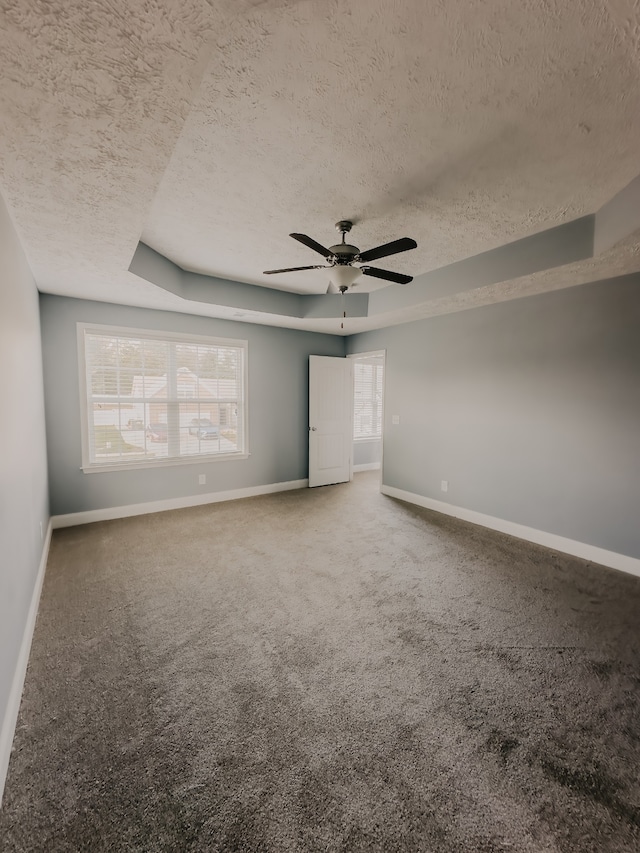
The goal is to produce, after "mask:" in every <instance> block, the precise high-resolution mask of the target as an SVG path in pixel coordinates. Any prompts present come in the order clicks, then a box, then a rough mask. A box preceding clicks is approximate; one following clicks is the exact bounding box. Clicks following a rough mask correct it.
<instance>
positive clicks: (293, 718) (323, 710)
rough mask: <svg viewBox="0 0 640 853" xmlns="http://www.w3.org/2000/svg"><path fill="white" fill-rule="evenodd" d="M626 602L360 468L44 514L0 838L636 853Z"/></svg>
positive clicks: (631, 630)
mask: <svg viewBox="0 0 640 853" xmlns="http://www.w3.org/2000/svg"><path fill="white" fill-rule="evenodd" d="M639 617H640V579H638V578H633V577H630V576H626V575H623V574H619V573H616V572H614V571H611V570H607V569H603V568H601V567H598V566H594V565H591V564H589V563H586V562H584V561H581V560H578V559H574V558H570V557H565V556H562V555H560V554H557V553H554V552H550V551H547V550H545V549H543V548H540V547H537V546H533V545H529V544H526V543H523V542H519V541H517V540H512V539H509V538H508V537H506V536H502V535H500V534H497V533H494V532H491V531H488V530H485V529H482V528H478V527H474V526H473V525H469V524H466V523H464V522H460V521H456V520H454V519H451V518H447V517H444V516H439V515H436V514H433V513H430V512H428V511H426V510H421V509H418V508H416V507H412V506H409V505H407V504H403V503H400V502H397V501H393V500H391V499H389V498H386V497H383V496H382V495H380V494H379V493H378V492H377V476H376V473H375V472H374V473H373V474H361V475H357V477H356V480H355V482H354V483H352V484H346V485H344V486H332V487H327V488H323V489H314V490H303V491H298V492H285V493H281V494H276V495H271V496H265V497H259V498H252V499H248V500H243V501H236V502H232V503H228V504H215V505H211V506H204V507H199V508H194V509H188V510H179V511H175V512H168V513H162V514H157V515H148V516H142V517H139V518H131V519H123V520H119V521H110V522H103V523H99V524H93V525H87V526H84V527H77V528H70V529H66V530H59V531H57V532H56V533H55V535H54V538H53V543H52V548H51V555H50V560H49V567H48V571H47V576H46V580H45V586H44V593H43V598H42V603H41V607H40V614H39V617H38V623H37V628H36V634H35V638H34V644H33V650H32V655H31V660H30V664H29V671H28V674H27V680H26V686H25V692H24V697H23V702H22V708H21V712H20V718H19V722H18V729H17V735H16V741H15V744H14V753H13V756H12V761H11V765H10V771H9V778H8V782H7V788H6V793H5V801H4V807H3V811H2V813H0V846H1V849H2V850H3V851H30V853H32V851H43V853H44V851H46V853H57V851H91V852H92V853H100V851H107V850H109V851H152V852H153V853H163V851H180V853H182V852H183V851H184V852H185V853H186V851H225V852H226V851H251V853H257V851H273V853H288V851H300V853H307V851H331V853H333V852H334V851H336V852H337V851H365V850H366V851H381V853H382V851H384V853H393V851H433V853H449V851H451V853H453V851H455V853H467V852H468V853H489V851H491V852H492V853H493V851H535V853H541V851H579V853H589V851H594V853H595V851H597V853H607V851H611V853H614V851H615V853H623V851H638V850H640V781H639V778H638V777H639V773H638V768H639V767H640V665H639V660H640V655H639V653H640V618H639Z"/></svg>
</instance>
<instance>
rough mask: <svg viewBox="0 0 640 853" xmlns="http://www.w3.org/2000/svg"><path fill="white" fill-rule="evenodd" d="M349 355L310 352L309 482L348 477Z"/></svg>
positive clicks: (320, 483)
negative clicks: (334, 355)
mask: <svg viewBox="0 0 640 853" xmlns="http://www.w3.org/2000/svg"><path fill="white" fill-rule="evenodd" d="M351 367H352V365H351V359H349V358H330V357H327V356H322V355H311V356H309V486H328V485H329V484H330V483H346V482H347V481H348V480H350V479H351V443H352V434H351V432H352V426H351V417H352V408H353V402H352V399H353V397H352V386H351Z"/></svg>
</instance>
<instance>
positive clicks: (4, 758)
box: [0, 520, 52, 807]
mask: <svg viewBox="0 0 640 853" xmlns="http://www.w3.org/2000/svg"><path fill="white" fill-rule="evenodd" d="M51 530H52V524H51V520H49V524H48V525H47V533H46V536H45V539H44V546H43V548H42V556H41V557H40V565H39V566H38V574H37V575H36V582H35V584H34V585H33V592H32V594H31V603H30V605H29V612H28V613H27V619H26V621H25V624H24V631H23V633H22V643H21V644H20V652H19V654H18V660H17V661H16V668H15V670H14V673H13V681H12V682H11V689H10V691H9V701H8V702H7V708H6V711H5V715H4V719H3V720H2V728H0V807H1V806H2V796H3V794H4V784H5V782H6V780H7V771H8V770H9V759H10V758H11V746H12V744H13V737H14V735H15V731H16V723H17V722H18V712H19V711H20V700H21V699H22V688H23V687H24V679H25V676H26V674H27V664H28V663H29V653H30V651H31V641H32V639H33V631H34V629H35V627H36V617H37V616H38V605H39V604H40V593H41V592H42V584H43V582H44V573H45V569H46V568H47V558H48V556H49V546H50V545H51Z"/></svg>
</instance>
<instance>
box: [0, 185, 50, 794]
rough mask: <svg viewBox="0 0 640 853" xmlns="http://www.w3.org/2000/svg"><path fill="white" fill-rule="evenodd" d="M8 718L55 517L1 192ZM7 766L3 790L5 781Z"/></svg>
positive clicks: (1, 692) (37, 378)
mask: <svg viewBox="0 0 640 853" xmlns="http://www.w3.org/2000/svg"><path fill="white" fill-rule="evenodd" d="M0 259H1V260H0V364H1V365H2V370H0V401H1V404H0V405H1V406H2V417H0V719H1V720H4V719H5V714H6V711H7V701H8V698H9V691H10V689H11V683H12V681H13V677H14V673H15V670H16V663H17V660H18V654H19V650H20V645H21V642H22V636H23V632H24V626H25V623H26V619H27V613H28V611H29V605H30V603H31V597H32V593H33V589H34V584H35V580H36V576H37V571H38V566H39V564H40V559H41V556H42V548H43V544H44V542H43V538H42V536H41V533H40V524H41V523H42V526H43V531H45V532H46V529H47V524H48V521H49V507H48V499H47V459H46V445H45V426H44V405H43V400H42V355H41V350H40V321H39V317H38V294H37V291H36V286H35V283H34V280H33V277H32V275H31V272H30V270H29V266H28V264H27V261H26V258H25V256H24V253H23V251H22V248H21V246H20V241H19V239H18V236H17V234H16V232H15V229H14V227H13V224H12V222H11V220H10V218H9V215H8V213H7V209H6V207H5V204H4V201H3V200H2V198H1V197H0ZM2 770H3V768H2V767H0V790H1V788H2Z"/></svg>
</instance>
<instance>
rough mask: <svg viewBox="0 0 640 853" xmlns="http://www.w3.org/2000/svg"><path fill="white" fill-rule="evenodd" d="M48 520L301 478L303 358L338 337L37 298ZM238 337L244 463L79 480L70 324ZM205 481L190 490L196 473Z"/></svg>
mask: <svg viewBox="0 0 640 853" xmlns="http://www.w3.org/2000/svg"><path fill="white" fill-rule="evenodd" d="M40 308H41V320H42V346H43V355H44V364H45V373H44V376H45V401H46V410H47V427H48V429H47V440H48V447H49V479H50V483H51V512H52V514H53V515H61V514H65V513H70V512H81V511H84V510H91V509H102V508H105V507H113V506H126V505H128V504H136V503H143V502H146V501H155V500H163V499H170V498H178V497H187V496H190V495H198V494H205V493H209V492H217V491H225V490H227V489H239V488H245V487H249V486H258V485H265V484H269V483H280V482H286V481H287V480H298V479H301V478H303V477H306V476H307V475H308V438H307V436H308V432H307V427H308V422H309V420H308V360H309V355H310V354H314V355H333V356H342V355H344V347H345V344H344V339H343V338H340V337H336V336H330V335H319V334H315V333H310V332H299V331H294V330H290V329H276V328H270V327H268V326H257V325H251V324H246V323H234V322H231V321H227V320H213V319H209V318H206V317H195V316H191V315H188V314H173V313H170V312H165V311H151V310H145V309H142V308H128V307H123V306H119V305H110V304H107V303H100V302H86V301H82V300H76V299H66V298H64V297H58V296H45V295H43V296H41V298H40ZM78 322H87V323H103V324H105V325H114V326H129V327H133V328H138V329H158V330H166V331H171V332H186V333H189V334H198V335H213V336H220V337H229V338H240V339H244V340H248V342H249V451H250V454H251V455H250V457H249V458H248V459H238V460H227V461H219V462H204V461H203V462H199V463H197V464H190V463H186V464H184V465H172V466H163V467H158V468H142V469H138V470H131V471H108V472H100V473H91V474H84V473H83V472H82V471H81V470H80V465H81V463H82V453H81V438H80V399H79V379H78V358H77V346H76V323H78ZM200 473H204V474H206V475H207V483H206V485H204V486H200V485H198V474H200Z"/></svg>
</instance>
